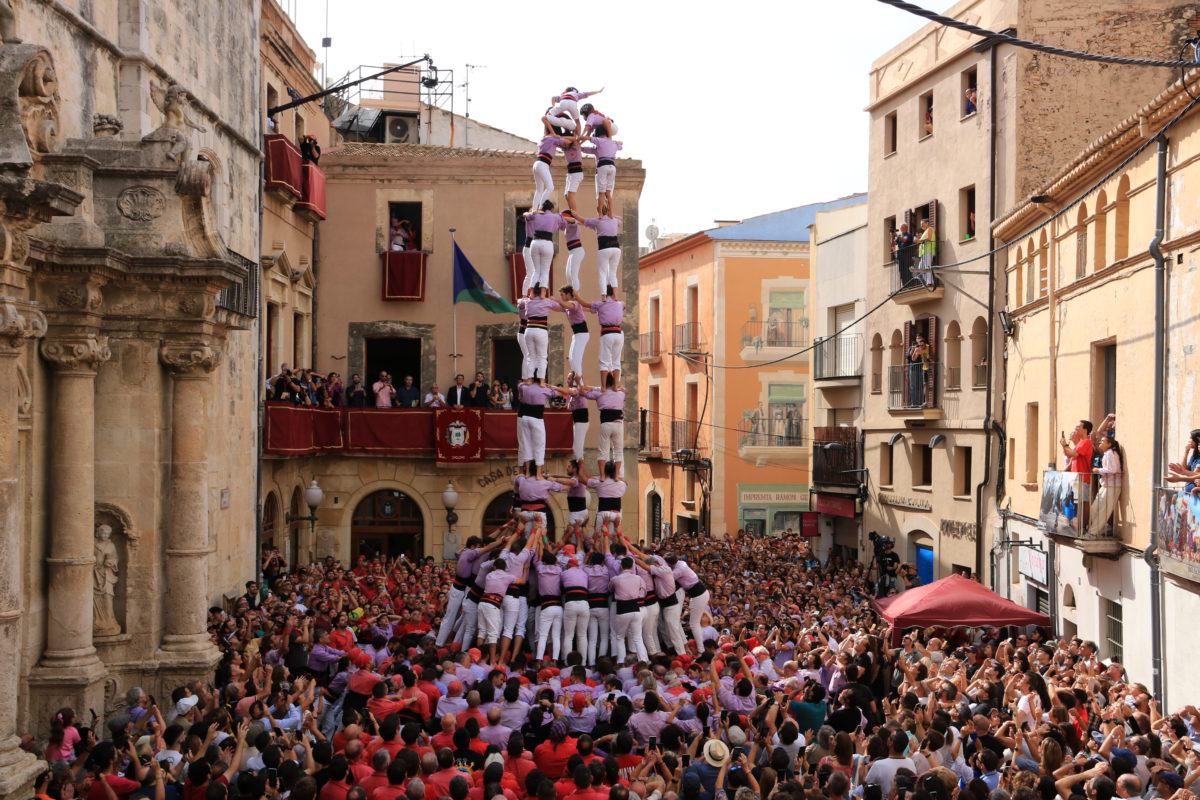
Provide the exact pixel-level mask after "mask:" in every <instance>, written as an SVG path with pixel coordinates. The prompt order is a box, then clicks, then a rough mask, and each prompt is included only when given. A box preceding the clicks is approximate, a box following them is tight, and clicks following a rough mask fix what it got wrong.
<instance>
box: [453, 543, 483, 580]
mask: <svg viewBox="0 0 1200 800" xmlns="http://www.w3.org/2000/svg"><path fill="white" fill-rule="evenodd" d="M482 557H483V553H481V552H480V550H479V548H478V547H472V548H471V549H469V550H463V551H462V552H461V553H459V554H458V563H456V564H455V565H454V574H455V575H457V576H458V577H460V578H462V579H463V580H464V581H468V580H470V579H471V576H472V575H474V574H475V565H476V564H478V563H479V559H480V558H482Z"/></svg>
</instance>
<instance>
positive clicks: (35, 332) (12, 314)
mask: <svg viewBox="0 0 1200 800" xmlns="http://www.w3.org/2000/svg"><path fill="white" fill-rule="evenodd" d="M45 335H46V315H45V314H43V313H42V312H41V310H40V309H38V308H36V307H34V306H33V305H32V304H30V303H28V302H25V301H22V300H18V299H17V298H15V297H0V354H4V353H5V352H16V351H18V350H20V349H21V347H22V346H24V344H25V342H26V340H28V339H40V338H42V337H43V336H45Z"/></svg>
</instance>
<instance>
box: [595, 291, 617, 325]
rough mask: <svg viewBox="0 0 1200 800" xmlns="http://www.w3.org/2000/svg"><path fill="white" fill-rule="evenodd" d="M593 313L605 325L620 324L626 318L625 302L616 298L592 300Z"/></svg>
mask: <svg viewBox="0 0 1200 800" xmlns="http://www.w3.org/2000/svg"><path fill="white" fill-rule="evenodd" d="M592 313H593V314H595V315H596V318H597V319H598V320H600V324H601V325H603V326H611V325H620V324H621V321H622V320H623V319H624V318H625V304H624V303H622V302H621V301H620V300H616V299H614V298H611V297H609V298H605V299H604V300H595V301H593V302H592Z"/></svg>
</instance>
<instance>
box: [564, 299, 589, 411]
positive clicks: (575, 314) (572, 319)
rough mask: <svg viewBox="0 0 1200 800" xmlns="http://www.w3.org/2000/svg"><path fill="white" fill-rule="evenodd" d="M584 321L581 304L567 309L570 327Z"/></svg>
mask: <svg viewBox="0 0 1200 800" xmlns="http://www.w3.org/2000/svg"><path fill="white" fill-rule="evenodd" d="M586 319H587V316H586V314H585V312H584V310H583V306H582V305H581V304H579V303H576V304H575V305H574V306H573V307H571V308H568V309H567V322H569V323H571V324H572V325H578V324H579V323H581V322H584V321H585V320H586ZM586 405H587V403H586V401H584V405H582V406H571V408H584V407H585V406H586Z"/></svg>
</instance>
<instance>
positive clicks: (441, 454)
mask: <svg viewBox="0 0 1200 800" xmlns="http://www.w3.org/2000/svg"><path fill="white" fill-rule="evenodd" d="M433 445H434V453H435V455H436V458H437V462H438V463H439V464H478V463H480V462H482V461H483V409H482V408H439V409H436V410H435V411H434V412H433Z"/></svg>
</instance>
